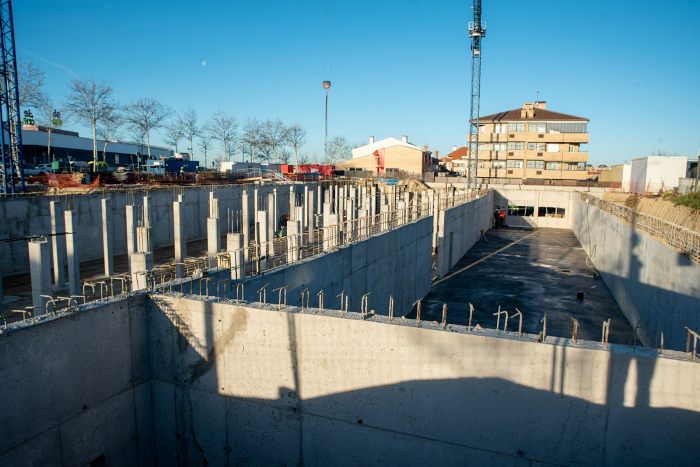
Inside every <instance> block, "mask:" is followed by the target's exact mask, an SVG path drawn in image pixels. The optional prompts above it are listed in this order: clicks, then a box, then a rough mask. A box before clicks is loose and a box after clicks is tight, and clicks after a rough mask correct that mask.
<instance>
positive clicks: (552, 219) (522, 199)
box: [494, 185, 574, 229]
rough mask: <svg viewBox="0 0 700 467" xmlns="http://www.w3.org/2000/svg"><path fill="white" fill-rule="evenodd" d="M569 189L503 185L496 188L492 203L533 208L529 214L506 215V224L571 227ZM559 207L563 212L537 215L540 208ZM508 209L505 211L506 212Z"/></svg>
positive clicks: (515, 225)
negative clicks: (542, 188)
mask: <svg viewBox="0 0 700 467" xmlns="http://www.w3.org/2000/svg"><path fill="white" fill-rule="evenodd" d="M573 194H574V192H573V191H571V190H552V189H549V190H541V189H539V187H538V188H537V189H533V188H532V187H527V186H520V185H516V186H504V187H502V188H498V189H496V194H495V200H494V205H496V206H498V205H501V206H504V207H505V208H506V209H507V208H508V207H509V206H528V207H531V208H533V212H532V215H531V216H516V215H510V214H509V215H507V216H506V225H509V226H514V227H554V228H560V229H570V228H571V207H572V206H571V200H572V195H573ZM541 207H542V208H558V209H559V208H561V209H564V212H563V214H559V213H555V214H549V215H542V216H540V215H539V210H540V208H541ZM507 212H508V211H506V213H507Z"/></svg>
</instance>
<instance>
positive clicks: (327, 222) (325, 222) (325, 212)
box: [322, 202, 331, 227]
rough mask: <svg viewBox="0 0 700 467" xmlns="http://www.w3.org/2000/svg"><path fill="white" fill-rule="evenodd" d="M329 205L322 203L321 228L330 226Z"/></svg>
mask: <svg viewBox="0 0 700 467" xmlns="http://www.w3.org/2000/svg"><path fill="white" fill-rule="evenodd" d="M330 222H331V203H329V202H325V203H323V225H322V227H328V226H330V225H331V223H330Z"/></svg>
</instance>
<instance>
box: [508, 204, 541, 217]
mask: <svg viewBox="0 0 700 467" xmlns="http://www.w3.org/2000/svg"><path fill="white" fill-rule="evenodd" d="M508 215H509V216H525V217H532V216H534V215H535V207H534V206H508Z"/></svg>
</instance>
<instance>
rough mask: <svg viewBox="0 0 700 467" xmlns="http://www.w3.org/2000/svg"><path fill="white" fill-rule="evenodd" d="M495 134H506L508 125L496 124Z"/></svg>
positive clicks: (494, 127)
mask: <svg viewBox="0 0 700 467" xmlns="http://www.w3.org/2000/svg"><path fill="white" fill-rule="evenodd" d="M493 132H494V133H497V134H501V133H505V132H506V125H504V124H503V123H496V124H495V125H494V126H493Z"/></svg>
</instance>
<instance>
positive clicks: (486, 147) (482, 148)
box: [479, 143, 491, 151]
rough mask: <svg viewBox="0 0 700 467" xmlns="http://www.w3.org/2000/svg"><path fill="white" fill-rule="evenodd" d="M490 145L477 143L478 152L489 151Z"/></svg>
mask: <svg viewBox="0 0 700 467" xmlns="http://www.w3.org/2000/svg"><path fill="white" fill-rule="evenodd" d="M490 150H491V145H490V144H488V143H479V151H490Z"/></svg>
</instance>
